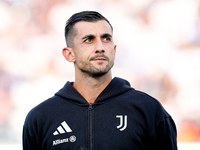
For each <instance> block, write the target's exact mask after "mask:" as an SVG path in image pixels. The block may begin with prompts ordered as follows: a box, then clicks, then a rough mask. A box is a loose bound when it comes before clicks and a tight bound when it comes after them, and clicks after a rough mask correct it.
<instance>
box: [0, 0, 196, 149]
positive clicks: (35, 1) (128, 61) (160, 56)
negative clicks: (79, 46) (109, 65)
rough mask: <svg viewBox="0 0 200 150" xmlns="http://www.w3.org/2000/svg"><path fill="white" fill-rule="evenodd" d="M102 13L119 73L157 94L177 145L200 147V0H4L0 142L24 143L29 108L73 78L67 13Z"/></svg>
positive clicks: (0, 13)
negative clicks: (108, 24)
mask: <svg viewBox="0 0 200 150" xmlns="http://www.w3.org/2000/svg"><path fill="white" fill-rule="evenodd" d="M83 10H95V11H99V12H100V13H101V14H103V15H104V16H105V17H106V18H107V19H108V20H110V22H111V24H112V25H113V27H114V41H115V43H116V44H117V56H116V63H115V66H114V68H113V76H118V77H122V78H125V79H127V80H129V82H130V83H131V85H132V87H133V88H135V89H137V90H141V91H144V92H146V93H148V94H150V95H152V96H153V97H155V98H156V99H158V100H159V101H160V102H161V103H162V104H163V106H164V107H165V109H166V110H167V111H168V112H169V113H170V114H171V116H172V117H173V119H174V120H175V123H176V125H177V131H178V142H179V149H181V150H183V149H187V150H188V149H189V148H190V149H192V150H196V149H198V150H199V149H200V144H199V142H200V0H0V18H1V19H0V149H2V150H9V149H12V150H13V149H15V150H18V149H19V150H20V149H22V144H21V143H22V128H23V123H24V119H25V117H26V115H27V113H28V111H29V110H30V109H31V108H32V107H34V106H35V105H37V104H39V103H41V102H42V101H44V100H46V99H47V98H49V97H51V96H53V95H54V93H55V92H57V91H58V90H59V89H60V88H62V87H63V86H64V84H65V82H66V81H68V80H69V81H74V68H73V64H72V63H69V62H67V61H66V60H65V59H64V57H63V56H62V48H64V47H65V39H64V27H65V22H66V20H67V19H68V18H69V17H70V16H71V15H72V14H73V13H76V12H79V11H83Z"/></svg>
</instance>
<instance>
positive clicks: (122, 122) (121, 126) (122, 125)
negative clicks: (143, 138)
mask: <svg viewBox="0 0 200 150" xmlns="http://www.w3.org/2000/svg"><path fill="white" fill-rule="evenodd" d="M116 118H119V119H120V124H119V125H118V126H117V129H119V130H120V131H123V130H125V129H126V127H127V115H124V116H123V115H117V116H116Z"/></svg>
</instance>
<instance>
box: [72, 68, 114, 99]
mask: <svg viewBox="0 0 200 150" xmlns="http://www.w3.org/2000/svg"><path fill="white" fill-rule="evenodd" d="M111 80H112V75H111V72H110V71H109V72H108V73H107V74H105V75H103V76H101V77H91V76H89V75H83V74H82V75H81V76H80V75H79V76H77V75H76V76H75V82H74V88H75V89H76V90H77V91H78V92H79V93H80V94H81V95H82V96H83V97H84V98H85V99H86V100H87V102H88V103H94V102H95V100H96V99H97V97H98V96H99V95H100V93H101V92H102V91H103V90H104V89H105V88H106V87H107V85H108V84H109V83H110V82H111Z"/></svg>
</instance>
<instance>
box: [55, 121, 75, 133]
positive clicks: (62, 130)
mask: <svg viewBox="0 0 200 150" xmlns="http://www.w3.org/2000/svg"><path fill="white" fill-rule="evenodd" d="M66 132H67V133H69V132H72V130H71V128H70V127H69V126H68V124H67V123H66V122H65V121H63V122H62V123H61V126H59V127H58V128H57V130H56V131H55V132H54V133H53V135H58V134H63V133H66Z"/></svg>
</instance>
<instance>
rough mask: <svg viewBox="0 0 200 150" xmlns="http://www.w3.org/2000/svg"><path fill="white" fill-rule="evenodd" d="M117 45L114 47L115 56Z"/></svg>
mask: <svg viewBox="0 0 200 150" xmlns="http://www.w3.org/2000/svg"><path fill="white" fill-rule="evenodd" d="M116 50H117V45H114V54H116Z"/></svg>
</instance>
